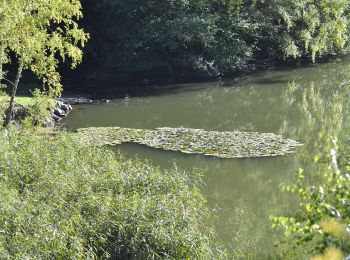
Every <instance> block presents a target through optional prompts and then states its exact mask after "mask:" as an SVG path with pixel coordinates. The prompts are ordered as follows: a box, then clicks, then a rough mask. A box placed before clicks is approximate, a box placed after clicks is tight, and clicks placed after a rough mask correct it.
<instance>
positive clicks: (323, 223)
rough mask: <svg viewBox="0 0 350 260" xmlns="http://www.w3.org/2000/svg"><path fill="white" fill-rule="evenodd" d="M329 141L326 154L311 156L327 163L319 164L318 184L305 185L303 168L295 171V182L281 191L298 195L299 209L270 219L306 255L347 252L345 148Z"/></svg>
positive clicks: (349, 217) (349, 220)
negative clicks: (325, 155) (319, 175)
mask: <svg viewBox="0 0 350 260" xmlns="http://www.w3.org/2000/svg"><path fill="white" fill-rule="evenodd" d="M333 143H334V145H333V146H334V148H332V149H331V150H330V155H329V156H327V157H326V158H324V157H323V158H322V157H316V158H315V161H316V162H318V163H319V164H323V165H325V164H326V165H325V166H327V167H323V176H322V179H321V180H320V184H318V185H312V186H310V185H308V184H307V182H306V181H305V175H304V171H303V170H299V173H298V175H297V182H296V184H294V185H282V188H283V190H286V191H288V192H293V193H297V194H298V195H299V196H300V198H301V207H302V209H301V210H300V211H299V212H298V213H296V214H295V216H293V217H273V218H272V220H273V221H274V222H275V224H274V225H275V226H276V227H279V228H283V229H284V230H285V235H286V237H287V239H288V241H289V243H290V242H291V243H293V244H294V245H295V246H301V245H303V246H304V247H303V248H307V251H306V253H307V254H309V255H315V254H318V253H323V252H324V253H325V255H327V252H328V253H329V252H330V251H333V252H334V254H338V255H339V253H337V252H338V251H339V250H340V251H342V252H344V253H346V254H349V253H350V243H349V241H350V239H349V238H350V232H349V228H350V213H349V201H350V186H349V185H350V174H349V170H350V165H349V156H348V154H349V151H348V149H343V148H342V149H339V148H338V147H337V145H336V142H335V141H334V142H333ZM327 162H329V163H327ZM305 245H306V247H305ZM327 250H328V251H327ZM319 257H321V256H319ZM315 259H323V258H317V257H316V258H315Z"/></svg>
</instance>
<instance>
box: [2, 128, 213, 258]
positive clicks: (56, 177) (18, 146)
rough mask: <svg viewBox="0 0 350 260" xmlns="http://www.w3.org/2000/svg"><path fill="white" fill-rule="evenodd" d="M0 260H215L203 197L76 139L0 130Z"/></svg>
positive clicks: (172, 178)
mask: <svg viewBox="0 0 350 260" xmlns="http://www.w3.org/2000/svg"><path fill="white" fill-rule="evenodd" d="M0 147H1V154H0V258H1V259H4V258H21V259H23V258H26V259H53V258H54V259H68V258H69V259H85V258H109V257H112V258H118V259H119V258H139V259H144V258H149V259H153V258H175V259H183V258H192V259H193V258H201V259H202V258H204V259H205V258H213V257H214V256H213V252H212V251H211V250H210V242H209V240H210V236H211V235H210V234H211V232H210V231H209V230H208V228H205V227H204V226H205V222H206V221H205V220H206V217H207V210H206V208H205V200H204V198H203V197H202V195H201V194H200V192H199V190H198V189H197V188H196V187H194V186H191V185H189V179H188V177H187V176H186V175H184V174H180V173H179V172H177V171H176V169H174V170H172V171H171V172H162V171H160V170H159V169H157V168H153V167H152V166H150V165H148V164H144V163H141V162H131V161H122V160H117V159H116V156H115V154H114V153H113V152H112V151H110V150H108V149H97V148H91V147H88V146H86V145H85V144H84V143H83V142H82V141H81V140H79V139H77V138H75V137H74V136H72V135H69V134H64V133H61V134H59V135H58V136H57V137H54V138H53V137H50V136H49V135H40V136H39V135H37V134H33V132H32V131H30V130H22V131H19V130H15V129H5V130H0Z"/></svg>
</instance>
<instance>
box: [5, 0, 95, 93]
mask: <svg viewBox="0 0 350 260" xmlns="http://www.w3.org/2000/svg"><path fill="white" fill-rule="evenodd" d="M81 17H82V12H81V4H80V1H79V0H55V1H50V0H33V1H27V0H2V1H0V56H1V58H0V63H2V64H4V63H8V62H10V57H15V60H16V61H17V62H18V64H19V67H22V68H23V69H29V70H31V71H32V72H33V73H34V74H35V75H36V76H37V77H38V78H40V79H41V80H42V81H43V83H44V84H45V85H46V86H47V87H49V89H50V90H53V93H54V94H59V93H60V92H61V90H62V86H61V83H60V75H59V73H58V71H57V68H58V64H59V62H60V61H66V59H67V58H68V59H69V60H70V61H71V67H72V68H74V67H75V66H76V65H77V64H78V63H79V62H81V60H82V50H81V48H80V47H83V46H84V43H85V42H86V41H87V39H88V37H89V36H88V35H87V34H86V33H84V31H83V30H82V29H80V28H79V26H78V24H77V22H76V21H77V20H78V19H80V18H81Z"/></svg>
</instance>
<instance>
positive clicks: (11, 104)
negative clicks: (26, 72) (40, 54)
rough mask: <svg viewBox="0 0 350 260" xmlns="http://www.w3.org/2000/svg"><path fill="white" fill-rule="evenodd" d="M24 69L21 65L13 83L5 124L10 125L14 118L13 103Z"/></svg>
mask: <svg viewBox="0 0 350 260" xmlns="http://www.w3.org/2000/svg"><path fill="white" fill-rule="evenodd" d="M22 71H23V66H22V65H19V67H18V71H17V76H16V80H15V82H14V83H13V85H12V93H11V99H10V104H9V107H8V109H7V113H6V118H5V122H4V125H5V126H8V125H9V124H10V123H11V120H12V114H13V104H14V101H15V96H16V93H17V87H18V83H19V80H20V78H21V76H22Z"/></svg>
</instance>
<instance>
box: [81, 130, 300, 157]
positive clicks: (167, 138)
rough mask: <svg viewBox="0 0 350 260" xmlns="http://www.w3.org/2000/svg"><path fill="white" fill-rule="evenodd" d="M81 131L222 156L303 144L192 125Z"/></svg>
mask: <svg viewBox="0 0 350 260" xmlns="http://www.w3.org/2000/svg"><path fill="white" fill-rule="evenodd" d="M78 134H79V135H80V136H81V137H83V138H85V139H86V140H88V141H89V142H90V143H91V144H94V145H106V144H109V145H117V144H122V143H138V144H143V145H146V146H149V147H153V148H158V149H163V150H168V151H179V152H182V153H186V154H203V155H206V156H215V157H218V158H249V157H267V156H279V155H285V154H290V153H293V152H294V150H295V148H296V147H298V146H300V145H301V144H300V143H298V142H296V141H293V140H289V139H286V138H283V137H282V136H281V135H276V134H272V133H254V132H239V131H233V132H218V131H205V130H202V129H190V128H169V127H163V128H156V129H154V130H146V129H133V128H121V127H90V128H81V129H78Z"/></svg>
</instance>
